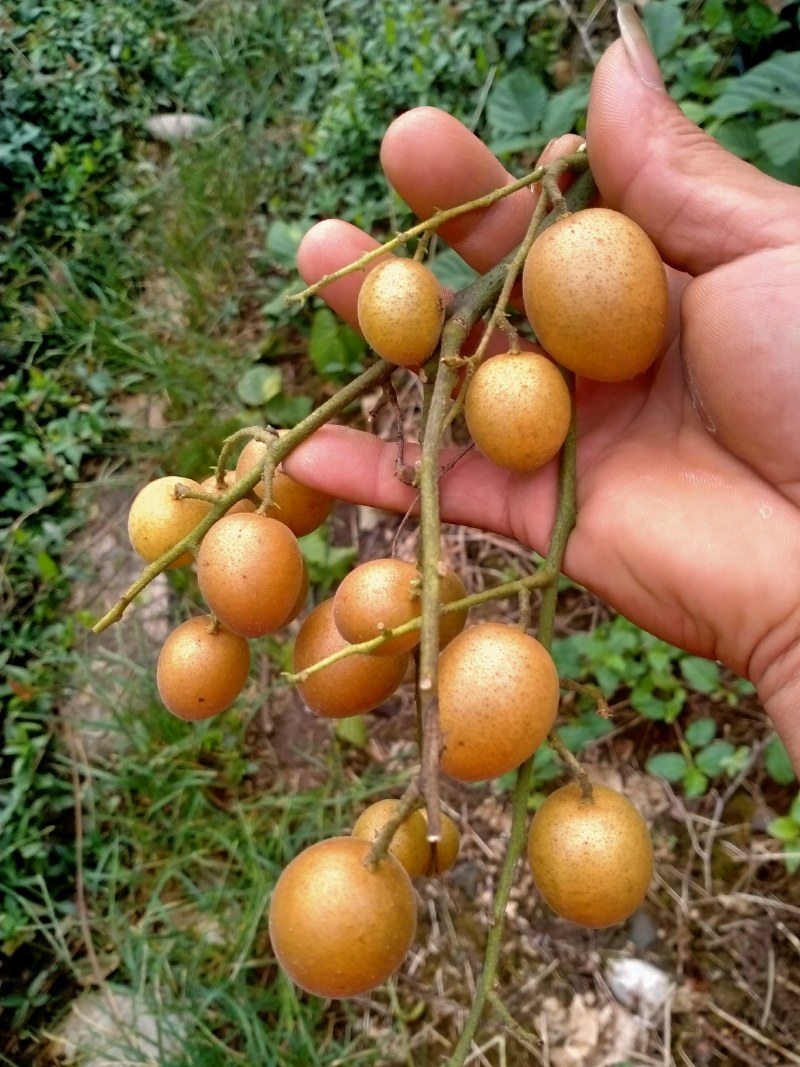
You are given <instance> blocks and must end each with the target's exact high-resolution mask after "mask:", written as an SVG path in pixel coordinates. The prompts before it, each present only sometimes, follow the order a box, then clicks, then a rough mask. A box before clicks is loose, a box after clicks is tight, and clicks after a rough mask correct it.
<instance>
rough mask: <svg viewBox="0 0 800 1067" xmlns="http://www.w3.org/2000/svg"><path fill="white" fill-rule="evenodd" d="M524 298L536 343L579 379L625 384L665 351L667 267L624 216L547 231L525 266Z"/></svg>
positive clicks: (589, 215) (592, 212) (601, 216)
mask: <svg viewBox="0 0 800 1067" xmlns="http://www.w3.org/2000/svg"><path fill="white" fill-rule="evenodd" d="M522 292H523V297H524V300H525V310H526V313H527V315H528V318H529V319H530V322H531V325H532V326H533V328H534V330H535V331H536V336H537V337H538V339H539V340H540V341H541V343H542V344H543V345H544V347H545V348H546V349H547V351H548V352H549V353H550V354H551V355H552V356H553V358H554V359H556V360H557V361H558V362H559V363H561V364H562V365H563V366H565V367H568V368H569V369H570V370H572V371H575V373H576V374H582V375H585V376H586V377H587V378H594V379H596V380H598V381H603V382H621V381H625V380H626V379H628V378H633V377H635V376H636V375H637V374H641V373H642V371H645V370H646V369H647V368H648V367H649V366H650V365H651V364H652V363H653V361H654V360H655V358H656V357H657V356H658V354H659V353H660V351H661V349H662V348H663V346H664V341H665V336H666V327H667V311H668V293H667V278H666V272H665V270H664V264H663V263H662V262H661V257H660V255H659V253H658V250H657V249H656V247H655V245H654V244H653V242H652V241H651V240H650V238H649V237H648V236H647V234H646V233H645V232H644V230H642V229H641V228H640V227H639V226H637V225H636V223H635V222H632V221H631V219H629V218H627V217H626V216H625V215H622V214H620V213H619V212H618V211H612V210H610V209H609V208H589V209H587V210H586V211H579V212H577V213H576V214H574V215H568V216H567V217H565V218H563V219H560V220H559V221H558V222H556V223H555V224H554V225H553V226H551V227H550V228H549V229H547V230H545V231H544V233H542V234H541V236H539V237H538V238H537V239H536V240H535V241H534V242H533V245H532V247H531V250H530V252H529V253H528V258H527V260H526V261H525V267H524V270H523V274H522Z"/></svg>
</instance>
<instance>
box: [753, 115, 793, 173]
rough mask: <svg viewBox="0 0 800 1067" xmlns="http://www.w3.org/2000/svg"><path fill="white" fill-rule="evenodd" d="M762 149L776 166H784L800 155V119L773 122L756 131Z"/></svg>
mask: <svg viewBox="0 0 800 1067" xmlns="http://www.w3.org/2000/svg"><path fill="white" fill-rule="evenodd" d="M756 138H757V140H758V144H759V146H760V148H761V150H762V151H763V152H764V154H765V155H766V156H768V158H769V160H770V162H771V163H774V164H775V166H776V167H783V166H785V165H786V164H787V163H791V162H792V160H793V159H797V158H798V156H800V119H786V120H785V121H783V122H772V123H770V125H769V126H762V127H761V129H759V130H757V131H756Z"/></svg>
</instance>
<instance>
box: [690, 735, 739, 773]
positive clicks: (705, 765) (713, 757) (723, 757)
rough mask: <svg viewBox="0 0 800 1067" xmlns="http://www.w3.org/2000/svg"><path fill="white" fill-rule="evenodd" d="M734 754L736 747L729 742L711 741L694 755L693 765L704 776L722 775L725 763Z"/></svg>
mask: <svg viewBox="0 0 800 1067" xmlns="http://www.w3.org/2000/svg"><path fill="white" fill-rule="evenodd" d="M735 753H736V746H735V745H732V744H731V743H730V741H712V742H711V744H710V745H708V746H707V747H706V748H704V749H702V750H701V751H700V752H698V753H697V754H696V756H695V763H696V764H697V766H698V767H699V768H700V770H701V771H702V772H703V773H704V774H707V775H709V777H713V776H714V775H717V774H722V772H723V771H724V770H725V763H726V761H727V760H729V759H730V758H731V756H733V755H734V754H735Z"/></svg>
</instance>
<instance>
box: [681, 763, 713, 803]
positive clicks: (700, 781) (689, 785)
mask: <svg viewBox="0 0 800 1067" xmlns="http://www.w3.org/2000/svg"><path fill="white" fill-rule="evenodd" d="M707 791H708V778H706V776H705V775H704V774H703V772H702V771H701V770H699V769H698V768H697V767H690V768H689V770H688V771H687V772H686V775H685V776H684V779H683V792H684V793H685V794H686V796H687V797H702V796H705V794H706V792H707Z"/></svg>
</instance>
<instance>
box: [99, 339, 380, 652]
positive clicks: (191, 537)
mask: <svg viewBox="0 0 800 1067" xmlns="http://www.w3.org/2000/svg"><path fill="white" fill-rule="evenodd" d="M394 369H395V368H394V366H393V365H392V364H391V363H386V362H384V360H378V362H377V363H373V365H372V366H371V367H368V368H367V369H366V370H365V371H363V372H362V373H361V374H359V376H358V377H357V378H354V379H353V380H352V381H351V382H348V384H347V385H345V386H343V387H342V388H341V389H340V390H339V391H338V392H337V393H336V394H335V395H334V396H332V397H331V398H330V400H326V401H325V403H324V404H321V405H320V406H319V407H318V408H317V409H316V410H315V411H312V412H311V414H310V415H308V416H307V417H306V418H305V419H303V420H302V422H299V423H298V424H297V426H295V427H294V429H292V430H289V432H288V433H286V434H284V435H283V437H280V438H276V439H275V443H274V444H272V445H270V452H269V456H270V459H271V461H272V462H274V463H275V464H278V463H280V461H281V460H282V459H284V458H285V457H286V456H288V455H289V453H290V452H291V451H292V449H293V448H295V447H296V446H297V445H299V444H300V442H301V441H304V440H305V439H306V438H307V437H310V436H311V434H312V433H314V431H315V430H318V429H319V428H320V427H321V426H324V425H325V423H326V422H329V421H330V419H332V418H333V416H334V415H338V413H339V412H340V411H342V410H344V408H346V407H347V406H348V405H349V404H351V403H352V402H353V401H354V400H356V399H358V397H359V396H361V394H362V393H365V392H367V391H368V390H369V389H374V388H375V386H376V385H380V384H381V383H382V382H384V381H386V379H387V378H388V377H389V376H390V375H391V373H392V371H393V370H394ZM233 436H236V435H233ZM251 436H252V432H251ZM228 440H230V438H228ZM227 443H228V442H227V441H226V442H225V443H224V444H223V449H224V447H225V445H226V444H227ZM262 475H263V472H262V468H261V466H260V465H257V466H256V467H254V469H253V470H251V471H250V472H249V473H248V474H246V475H245V476H244V478H240V479H239V481H238V482H236V484H235V485H233V486H231V488H230V489H229V490H228V492H227V493H225V494H223V495H222V496H220V497H219V499H218V501H217V502H216V503H215V504H214V505H213V507H212V508H211V510H210V511H209V512H208V514H207V515H206V516H205V518H204V519H201V521H200V522H199V523H198V524H197V526H195V528H194V529H193V530H192V531H190V532H189V533H188V534H187V535H186V536H185V537H183V538H182V539H181V540H180V541H178V542H177V544H175V545H174V546H173V547H172V548H170V549H169V551H167V552H165V553H164V554H163V555H162V556H159V557H158V559H157V560H155V561H154V562H153V563H150V564H148V566H146V567H145V568H144V569H143V570H142V572H141V574H140V575H139V577H138V578H137V579H136V581H135V582H134V583H133V585H131V586H129V587H128V589H126V590H125V592H124V593H123V594H122V596H121V597H120V598H119V600H118V601H117V602H116V604H115V605H114V607H113V608H112V609H111V610H110V611H108V612H106V614H105V615H104V616H103V617H102V618H101V619H99V620H98V621H97V622H96V623H95V624H94V626H93V627H92V633H95V634H100V633H102V632H103V631H104V630H107V629H108V627H109V626H113V624H114V623H115V622H119V620H120V619H121V618H122V616H123V614H124V613H125V609H126V608H127V607H128V605H129V604H131V603H132V602H133V601H134V600H135V599H136V597H137V596H138V595H139V593H141V592H142V591H143V590H144V589H146V588H147V586H148V585H149V584H150V583H151V582H152V581H153V580H154V579H155V578H157V577H158V575H159V574H161V572H162V571H165V570H166V569H167V567H168V566H169V565H170V563H172V562H173V561H174V560H176V559H178V558H179V557H180V556H182V555H183V553H184V552H193V551H195V550H196V549H197V546H198V545H199V544H200V542H201V540H202V539H203V537H204V536H205V535H206V534H207V533H208V531H209V530H210V529H211V527H212V526H213V525H214V523H215V522H216V521H217V519H221V518H222V516H223V515H224V514H225V513H226V511H228V510H229V509H230V508H232V507H233V505H234V504H236V503H237V502H238V501H240V500H242V499H244V497H246V496H248V495H249V494H250V493H251V492H252V490H253V489H254V488H255V486H256V485H257V484H258V482H259V481H260V480H261V478H262Z"/></svg>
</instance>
